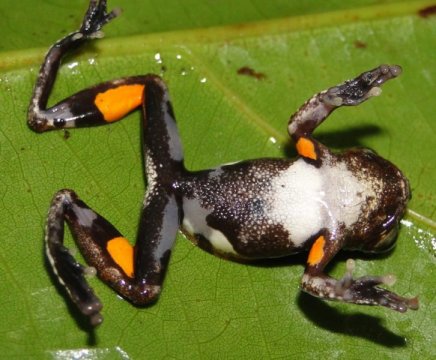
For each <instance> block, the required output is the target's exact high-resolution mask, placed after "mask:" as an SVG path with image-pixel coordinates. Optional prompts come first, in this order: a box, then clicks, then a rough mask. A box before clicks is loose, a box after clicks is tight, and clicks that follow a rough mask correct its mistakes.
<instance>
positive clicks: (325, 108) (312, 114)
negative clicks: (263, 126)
mask: <svg viewBox="0 0 436 360" xmlns="http://www.w3.org/2000/svg"><path fill="white" fill-rule="evenodd" d="M400 74H401V67H400V66H398V65H380V66H379V67H377V68H375V69H373V70H369V71H367V72H364V73H362V74H360V75H359V76H357V77H356V78H354V79H352V80H347V81H345V82H344V83H342V84H339V85H336V86H333V87H331V88H329V89H327V90H324V91H321V92H319V93H318V94H315V95H314V96H312V97H311V98H310V99H309V100H307V101H306V102H305V103H304V104H303V105H302V106H301V107H300V109H299V110H298V111H297V112H296V113H295V114H293V115H292V116H291V119H290V120H289V124H288V132H289V135H290V136H291V137H292V139H293V140H294V142H295V145H296V148H297V152H298V153H299V155H300V156H302V157H304V158H305V159H306V160H308V161H309V162H313V163H314V164H319V162H320V158H321V157H322V153H323V152H328V150H327V148H326V147H324V146H322V144H320V143H319V142H318V141H317V140H315V139H314V138H313V137H312V133H313V131H314V130H315V129H316V127H318V126H319V125H320V124H321V123H322V122H323V121H324V120H325V119H326V118H327V117H328V116H329V115H330V114H331V113H332V111H334V110H335V109H337V108H339V107H341V106H356V105H359V104H361V103H362V102H364V101H366V100H368V99H369V98H371V97H372V96H378V95H380V93H381V89H380V86H381V85H382V84H383V83H385V82H386V81H388V80H390V79H393V78H395V77H397V76H398V75H400Z"/></svg>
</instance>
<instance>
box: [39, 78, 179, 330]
mask: <svg viewBox="0 0 436 360" xmlns="http://www.w3.org/2000/svg"><path fill="white" fill-rule="evenodd" d="M144 86H145V90H144V96H145V98H146V100H147V101H146V103H145V104H144V105H143V112H144V126H143V142H144V160H145V164H146V166H145V170H146V176H147V181H148V185H147V192H146V196H145V200H144V207H143V210H142V214H141V218H140V225H139V230H138V234H137V240H136V244H135V246H134V247H132V246H131V245H130V243H129V242H128V241H127V240H126V239H125V238H124V237H123V236H122V235H121V233H120V232H119V231H118V230H117V229H116V228H115V227H114V226H113V225H112V224H111V223H110V222H109V221H107V220H106V219H105V218H103V217H102V216H101V215H99V214H98V213H97V212H95V211H94V210H92V209H91V208H90V207H88V206H87V205H86V204H85V203H84V202H83V201H82V200H80V199H79V198H78V196H77V195H76V194H75V193H74V192H73V191H72V190H61V191H59V192H58V193H57V194H56V195H55V197H54V198H53V200H52V204H51V206H50V211H49V215H48V220H47V229H46V253H47V257H48V259H49V262H50V264H51V266H52V268H53V272H54V273H55V274H56V275H57V277H58V280H59V282H60V283H61V284H62V285H63V286H64V287H65V288H66V290H67V293H68V295H69V297H70V298H71V300H72V301H73V303H75V304H76V306H77V308H78V309H79V310H80V311H81V312H82V313H83V314H84V315H86V316H88V317H89V318H90V321H91V324H93V325H97V324H99V323H100V322H101V321H102V317H101V315H100V310H101V307H102V305H101V303H100V301H99V299H98V298H97V297H96V296H95V295H94V293H93V291H92V289H91V288H90V287H89V285H88V284H87V282H86V280H85V278H84V274H85V270H84V269H85V268H83V267H82V266H81V265H79V264H78V263H77V262H76V260H75V259H74V258H73V257H72V255H71V254H70V253H69V251H68V250H67V249H66V248H65V247H64V245H63V233H64V221H66V222H67V223H68V225H69V226H70V229H71V231H72V233H73V235H74V238H75V241H76V242H77V244H78V246H79V248H80V251H81V253H82V254H83V256H84V258H85V260H86V262H87V263H88V264H89V265H90V266H91V267H93V268H95V270H96V274H97V275H98V277H99V278H100V279H102V280H103V281H104V282H105V283H107V284H108V285H109V286H111V287H112V288H113V289H114V290H115V291H117V292H118V293H119V294H120V295H121V296H123V297H124V298H126V299H128V300H129V301H130V302H132V303H133V304H135V305H140V306H142V305H146V304H148V303H150V302H153V301H154V300H156V299H157V297H158V295H159V293H160V289H161V286H162V282H163V280H164V276H165V272H166V268H167V265H168V261H169V257H170V253H171V249H172V247H173V244H174V241H175V239H176V235H177V230H178V228H179V226H180V221H181V207H180V205H179V200H178V199H177V198H176V195H175V193H174V182H175V181H176V180H177V178H178V177H179V176H180V174H181V173H182V172H183V171H184V167H183V158H182V148H181V144H180V140H179V135H178V132H177V127H176V124H175V120H174V115H173V112H172V108H171V103H170V102H169V99H168V93H167V91H166V88H165V86H164V84H163V82H162V81H161V80H160V79H158V78H152V77H148V78H147V79H146V81H144Z"/></svg>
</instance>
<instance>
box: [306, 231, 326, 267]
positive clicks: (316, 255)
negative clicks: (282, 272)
mask: <svg viewBox="0 0 436 360" xmlns="http://www.w3.org/2000/svg"><path fill="white" fill-rule="evenodd" d="M324 245H325V238H324V236H322V235H321V236H320V237H318V238H317V239H316V240H315V242H314V243H313V245H312V248H311V249H310V252H309V257H308V258H307V263H308V264H309V265H311V266H314V265H318V264H319V263H320V262H321V260H322V258H323V257H324Z"/></svg>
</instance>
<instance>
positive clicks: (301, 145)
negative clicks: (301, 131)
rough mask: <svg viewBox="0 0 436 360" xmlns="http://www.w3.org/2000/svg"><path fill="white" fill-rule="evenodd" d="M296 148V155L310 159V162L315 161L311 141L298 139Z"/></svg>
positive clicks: (315, 156)
mask: <svg viewBox="0 0 436 360" xmlns="http://www.w3.org/2000/svg"><path fill="white" fill-rule="evenodd" d="M296 147H297V151H298V153H299V154H300V155H301V156H304V157H306V158H309V159H312V160H316V159H317V155H316V151H315V145H314V143H313V141H311V140H309V139H307V138H305V137H301V138H299V139H298V141H297V144H296Z"/></svg>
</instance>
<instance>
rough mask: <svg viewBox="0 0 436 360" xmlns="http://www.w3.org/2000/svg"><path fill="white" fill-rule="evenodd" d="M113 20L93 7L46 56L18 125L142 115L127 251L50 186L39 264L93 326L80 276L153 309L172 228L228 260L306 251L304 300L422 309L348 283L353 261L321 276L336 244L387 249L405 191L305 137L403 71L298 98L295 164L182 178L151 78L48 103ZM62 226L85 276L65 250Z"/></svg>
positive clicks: (385, 173)
mask: <svg viewBox="0 0 436 360" xmlns="http://www.w3.org/2000/svg"><path fill="white" fill-rule="evenodd" d="M118 14H119V11H118V10H113V11H111V12H108V11H107V9H106V1H105V0H91V1H90V4H89V8H88V10H87V12H86V14H85V16H84V19H83V23H82V25H81V27H80V29H79V30H77V31H75V32H73V33H71V34H69V35H67V36H65V37H64V38H63V39H61V40H59V41H57V42H56V43H55V44H54V45H53V46H52V47H51V48H50V49H49V51H48V53H47V55H46V57H45V60H44V62H43V63H42V66H41V69H40V72H39V76H38V79H37V81H36V85H35V88H34V91H33V96H32V98H31V102H30V106H29V110H28V124H29V126H30V128H31V129H32V130H34V131H36V132H44V131H48V130H56V129H68V128H76V127H86V126H95V125H106V124H110V123H112V122H114V121H118V120H120V119H122V118H123V117H124V116H125V115H127V114H128V113H130V112H131V111H133V110H135V109H137V108H140V109H141V111H142V115H143V116H142V132H143V134H142V136H143V153H144V163H145V166H144V168H145V173H146V178H147V190H146V194H145V199H144V205H143V209H142V214H141V217H140V224H139V230H138V235H137V239H136V243H135V245H134V246H132V245H131V244H130V242H129V241H128V240H127V239H126V238H125V237H123V235H122V234H121V233H120V232H119V231H118V230H117V229H116V228H115V227H114V226H113V225H112V224H111V223H110V222H109V221H108V220H106V219H105V218H104V217H103V216H101V215H100V214H98V213H97V212H96V211H94V210H93V209H91V208H90V207H88V205H86V204H85V203H84V202H83V201H82V200H81V199H80V198H79V196H78V195H77V194H76V193H75V192H74V191H73V190H69V189H63V190H60V191H58V192H57V193H56V194H55V195H54V197H53V200H52V202H51V205H50V208H49V213H48V218H47V226H46V235H45V249H46V256H47V258H48V260H49V263H50V264H51V269H52V271H53V273H54V274H55V275H56V277H57V280H58V281H59V283H60V284H62V285H63V286H64V287H65V290H66V292H67V295H68V297H69V298H70V300H71V301H72V302H73V303H74V304H75V306H76V307H77V308H78V309H79V311H80V312H81V313H83V314H84V315H85V316H86V317H88V318H89V321H90V323H91V324H92V325H94V326H95V325H98V324H100V323H101V322H102V319H103V318H102V315H101V309H102V304H101V302H100V300H99V299H98V297H97V296H96V295H95V294H94V292H93V290H92V288H91V287H90V286H89V284H88V283H87V281H86V279H85V274H87V273H93V272H94V273H96V274H97V276H98V277H99V278H100V279H101V280H102V281H104V282H105V283H106V284H108V285H109V286H110V287H112V288H113V289H114V290H115V291H116V292H117V293H118V294H119V295H121V296H122V297H123V298H125V299H127V300H128V301H130V302H131V303H133V304H135V305H137V306H145V305H147V304H150V303H152V302H153V301H155V300H156V299H157V298H158V296H159V293H160V291H161V288H162V283H163V280H164V277H165V272H166V269H167V266H168V263H169V259H170V254H171V249H172V247H173V245H174V241H175V239H176V234H177V231H178V230H179V228H180V227H181V228H182V229H183V230H184V232H185V233H187V234H189V235H190V237H191V238H192V239H193V240H194V242H195V243H197V244H198V245H199V246H200V247H202V248H204V249H206V250H208V251H210V252H211V253H214V254H218V255H221V256H224V257H227V258H231V259H237V260H238V259H239V260H244V261H245V260H256V259H263V258H277V257H284V256H288V255H290V254H294V253H297V252H301V251H308V253H309V255H308V258H307V264H306V268H305V270H304V274H303V277H302V281H301V288H302V290H303V291H306V292H308V293H310V294H312V295H314V296H318V297H320V298H323V299H326V300H337V301H343V302H347V303H354V304H366V305H381V306H385V307H388V308H390V309H393V310H397V311H400V312H405V311H406V310H407V309H417V308H418V300H417V298H411V299H409V298H405V297H402V296H399V295H397V294H395V293H393V292H390V291H388V290H386V289H384V288H382V287H379V285H382V284H387V285H391V284H393V282H394V280H395V278H394V276H392V275H386V276H365V277H361V278H357V279H355V278H353V276H352V270H353V268H354V262H353V261H352V260H349V261H347V270H346V273H345V275H344V276H343V278H341V279H339V280H337V279H334V278H332V277H330V276H329V275H328V274H327V273H326V272H325V267H326V265H327V264H328V263H329V262H330V261H331V260H332V259H333V258H334V256H335V255H336V254H337V253H338V251H339V250H341V249H351V250H361V251H365V252H374V253H378V252H383V251H387V250H389V249H391V248H392V246H393V245H394V243H395V239H396V234H397V230H398V225H399V221H400V219H401V217H402V216H403V215H404V212H405V209H406V205H407V202H408V201H409V199H410V188H409V183H408V181H407V179H406V178H405V176H404V175H403V174H402V172H401V171H400V170H399V169H398V168H397V167H396V166H395V165H393V164H392V163H390V162H389V161H388V160H385V159H383V158H382V157H380V156H378V155H377V154H376V153H374V152H373V151H371V150H368V149H350V150H347V151H344V152H341V153H334V152H332V151H331V150H329V148H327V147H326V146H325V145H323V144H322V143H320V142H319V141H318V140H316V139H315V138H314V137H313V132H314V130H315V129H316V128H317V127H318V126H319V125H320V124H321V123H322V122H323V121H324V120H325V119H326V118H327V117H328V116H329V115H330V114H331V113H332V111H333V110H335V109H337V108H339V107H341V106H355V105H359V104H360V103H362V102H364V101H366V100H368V99H369V98H370V97H372V96H377V95H379V94H380V92H381V90H380V86H381V85H382V84H383V83H385V82H386V81H388V80H390V79H393V78H395V77H397V76H398V75H400V73H401V68H400V66H397V65H381V66H378V67H377V68H375V69H372V70H369V71H366V72H364V73H362V74H361V75H359V76H357V77H355V78H354V79H352V80H348V81H345V82H344V83H342V84H339V85H337V86H333V87H331V88H329V89H327V90H324V91H321V92H319V93H317V94H315V95H314V96H312V97H311V98H310V99H309V100H307V101H306V102H305V103H304V104H303V105H302V106H301V107H300V108H299V110H298V111H297V112H295V114H293V115H292V116H291V118H290V120H289V124H288V132H289V135H290V137H291V138H292V140H293V141H294V143H295V146H296V150H297V153H298V157H297V158H296V159H280V158H276V159H274V158H265V159H256V160H246V161H241V162H237V163H233V164H227V165H222V166H218V167H216V168H213V169H209V170H203V171H189V170H188V169H186V168H185V166H184V160H183V151H182V144H181V140H180V137H179V133H178V130H177V125H176V121H175V117H174V112H173V108H172V105H171V101H170V97H169V94H168V90H167V87H166V85H165V83H164V81H163V80H162V79H161V78H160V77H159V76H157V75H139V76H132V77H126V78H121V79H117V80H111V81H107V82H104V83H101V84H98V85H96V86H94V87H91V88H88V89H85V90H82V91H80V92H78V93H76V94H74V95H72V96H70V97H68V98H66V99H65V100H63V101H61V102H59V103H58V104H56V105H54V106H52V107H47V101H48V97H49V95H50V92H51V90H52V86H53V83H54V81H55V78H56V74H57V72H58V69H59V66H60V62H61V59H62V58H63V57H64V56H65V55H66V54H68V53H69V52H71V51H72V50H74V49H77V48H78V47H79V46H81V45H82V44H84V43H86V42H87V41H89V40H92V39H94V38H99V37H101V35H102V32H101V28H102V27H103V26H104V25H105V24H106V23H108V22H109V21H110V20H112V19H113V18H115V17H116V16H117V15H118ZM64 222H66V223H67V224H68V225H69V227H70V229H71V231H72V233H73V235H74V237H75V241H76V242H77V245H78V247H79V249H80V251H81V253H82V254H83V256H84V258H85V260H86V262H87V263H88V264H89V267H85V266H82V265H80V264H79V263H78V262H77V261H76V260H75V258H74V257H73V255H72V254H71V252H70V251H69V250H68V249H67V248H66V247H65V246H64V244H63V237H64Z"/></svg>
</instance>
